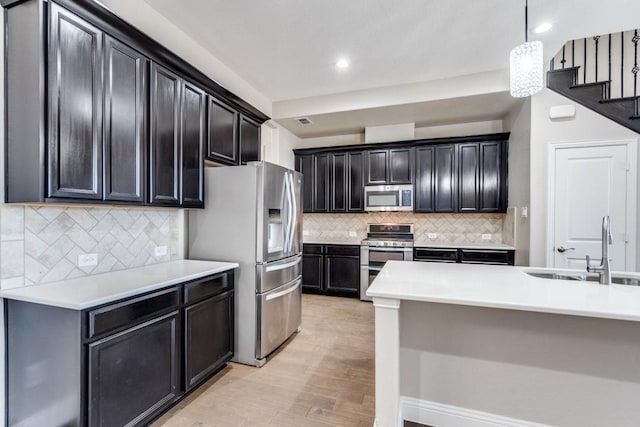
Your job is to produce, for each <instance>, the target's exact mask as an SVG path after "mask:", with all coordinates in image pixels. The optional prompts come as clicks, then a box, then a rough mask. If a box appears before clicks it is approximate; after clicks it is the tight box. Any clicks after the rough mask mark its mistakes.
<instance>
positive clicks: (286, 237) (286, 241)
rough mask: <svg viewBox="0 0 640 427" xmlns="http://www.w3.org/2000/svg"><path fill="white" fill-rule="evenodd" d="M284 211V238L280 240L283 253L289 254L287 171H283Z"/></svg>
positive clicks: (289, 213) (289, 214)
mask: <svg viewBox="0 0 640 427" xmlns="http://www.w3.org/2000/svg"><path fill="white" fill-rule="evenodd" d="M284 198H285V201H284V206H283V207H284V209H283V210H284V213H285V218H286V223H285V226H284V230H283V231H284V240H283V242H282V251H283V252H284V254H285V255H287V254H289V228H290V227H289V222H290V218H289V217H290V216H291V212H290V211H289V210H290V207H289V180H288V179H287V172H285V173H284Z"/></svg>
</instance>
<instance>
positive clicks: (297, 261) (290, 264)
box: [265, 256, 302, 273]
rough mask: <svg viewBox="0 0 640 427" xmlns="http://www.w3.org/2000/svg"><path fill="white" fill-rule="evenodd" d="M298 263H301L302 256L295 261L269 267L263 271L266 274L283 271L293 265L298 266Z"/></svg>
mask: <svg viewBox="0 0 640 427" xmlns="http://www.w3.org/2000/svg"><path fill="white" fill-rule="evenodd" d="M300 262H302V256H300V257H299V258H298V259H296V260H295V261H291V262H287V263H285V264H278V265H270V266H269V267H267V268H265V271H266V272H267V273H268V272H271V271H278V270H284V269H287V268H289V267H293V266H294V265H298V264H300Z"/></svg>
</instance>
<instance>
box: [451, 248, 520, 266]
mask: <svg viewBox="0 0 640 427" xmlns="http://www.w3.org/2000/svg"><path fill="white" fill-rule="evenodd" d="M460 262H462V263H466V264H497V265H513V251H509V250H490V249H483V250H479V249H461V250H460Z"/></svg>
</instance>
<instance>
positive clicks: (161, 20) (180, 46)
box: [101, 0, 272, 116]
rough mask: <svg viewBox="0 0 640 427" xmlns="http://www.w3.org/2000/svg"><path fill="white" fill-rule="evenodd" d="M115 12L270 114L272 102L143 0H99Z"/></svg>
mask: <svg viewBox="0 0 640 427" xmlns="http://www.w3.org/2000/svg"><path fill="white" fill-rule="evenodd" d="M101 3H102V4H104V5H105V6H107V7H108V8H109V9H111V11H113V12H114V13H115V14H116V15H118V16H119V17H121V18H122V19H124V20H125V21H127V22H129V23H130V24H132V25H133V26H135V27H136V28H138V29H139V30H141V31H142V32H144V33H146V34H147V35H148V36H150V37H152V38H153V39H155V40H156V41H158V42H159V43H160V44H162V45H164V46H166V47H167V48H169V50H171V51H173V52H174V53H176V54H177V55H178V56H180V57H181V58H183V59H184V60H185V61H187V62H189V63H190V64H192V65H193V66H195V67H196V68H198V69H199V70H200V71H202V72H203V73H205V74H207V75H208V76H209V77H210V78H211V79H213V80H215V81H216V82H218V83H220V84H221V85H222V86H224V87H225V88H226V89H229V90H230V91H231V92H233V93H235V94H236V95H238V96H239V97H240V98H242V99H244V100H245V101H247V102H248V103H249V104H251V105H253V106H254V107H256V108H257V109H259V110H260V111H262V112H263V113H265V114H266V115H268V116H271V112H272V102H271V100H270V99H268V98H267V97H266V96H265V95H264V94H262V93H261V92H260V91H258V90H257V89H255V88H254V87H253V86H251V85H250V84H249V83H248V82H247V81H246V80H244V79H243V78H242V77H240V76H239V75H238V74H236V73H235V72H234V71H233V70H231V69H230V68H229V67H227V66H226V65H225V64H224V63H223V62H222V61H220V60H219V59H218V58H216V57H215V56H214V55H213V54H211V52H209V51H208V50H206V49H205V48H204V47H203V46H202V45H200V44H198V43H197V42H195V41H194V40H193V39H192V38H191V37H189V36H188V35H187V34H186V33H185V32H184V31H182V30H181V29H180V28H178V27H177V26H176V25H175V24H173V23H172V22H171V21H169V20H168V19H167V18H165V17H164V16H163V15H162V14H160V13H158V12H157V11H156V10H155V9H154V8H152V7H151V6H150V5H149V4H148V3H147V2H146V1H144V0H101Z"/></svg>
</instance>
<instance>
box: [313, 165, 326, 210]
mask: <svg viewBox="0 0 640 427" xmlns="http://www.w3.org/2000/svg"><path fill="white" fill-rule="evenodd" d="M329 166H330V165H329V155H328V154H318V155H315V156H314V159H313V183H314V186H313V190H314V191H313V212H321V213H323V212H329V176H330V175H329V173H330V172H329Z"/></svg>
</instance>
